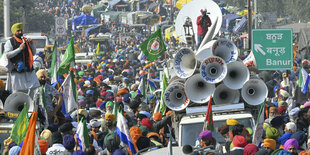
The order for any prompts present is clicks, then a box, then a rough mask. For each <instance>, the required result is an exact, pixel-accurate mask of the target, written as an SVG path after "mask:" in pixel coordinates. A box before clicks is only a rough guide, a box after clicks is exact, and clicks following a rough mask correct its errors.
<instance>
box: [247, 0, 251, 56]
mask: <svg viewBox="0 0 310 155" xmlns="http://www.w3.org/2000/svg"><path fill="white" fill-rule="evenodd" d="M251 26H252V10H251V0H248V41H249V42H248V43H249V48H248V50H249V51H251V31H252V27H251Z"/></svg>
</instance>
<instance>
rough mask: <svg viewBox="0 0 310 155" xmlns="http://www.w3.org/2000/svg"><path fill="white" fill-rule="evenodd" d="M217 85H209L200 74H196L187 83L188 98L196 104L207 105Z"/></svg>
mask: <svg viewBox="0 0 310 155" xmlns="http://www.w3.org/2000/svg"><path fill="white" fill-rule="evenodd" d="M214 90H215V85H214V84H210V83H207V82H206V81H205V80H204V79H203V78H202V77H201V75H200V74H195V75H193V76H191V77H190V78H188V79H187V80H186V82H185V93H186V96H187V97H188V98H189V99H190V100H191V101H193V102H195V103H206V102H207V101H209V97H210V96H211V95H212V94H213V92H214Z"/></svg>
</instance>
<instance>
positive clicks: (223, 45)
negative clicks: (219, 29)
mask: <svg viewBox="0 0 310 155" xmlns="http://www.w3.org/2000/svg"><path fill="white" fill-rule="evenodd" d="M212 53H213V55H214V56H219V57H221V58H222V59H224V61H225V62H226V63H227V64H228V63H230V62H233V61H236V60H237V58H238V48H237V47H236V45H235V44H234V43H233V42H232V41H230V40H227V39H223V38H222V39H219V40H217V41H216V42H215V43H214V44H213V46H212Z"/></svg>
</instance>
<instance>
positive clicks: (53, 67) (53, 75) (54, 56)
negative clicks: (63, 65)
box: [50, 41, 57, 83]
mask: <svg viewBox="0 0 310 155" xmlns="http://www.w3.org/2000/svg"><path fill="white" fill-rule="evenodd" d="M56 52H57V42H56V41H55V43H54V47H53V54H52V64H51V69H50V77H51V78H52V79H53V80H56V81H57V77H56V76H57V75H56V61H57V53H56ZM53 80H52V83H54V82H56V81H53Z"/></svg>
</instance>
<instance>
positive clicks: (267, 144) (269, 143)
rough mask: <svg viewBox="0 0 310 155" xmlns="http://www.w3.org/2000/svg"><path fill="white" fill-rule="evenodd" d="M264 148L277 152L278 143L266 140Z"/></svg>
mask: <svg viewBox="0 0 310 155" xmlns="http://www.w3.org/2000/svg"><path fill="white" fill-rule="evenodd" d="M264 147H268V148H270V149H271V150H275V149H276V141H275V140H274V139H270V138H267V139H264Z"/></svg>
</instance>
